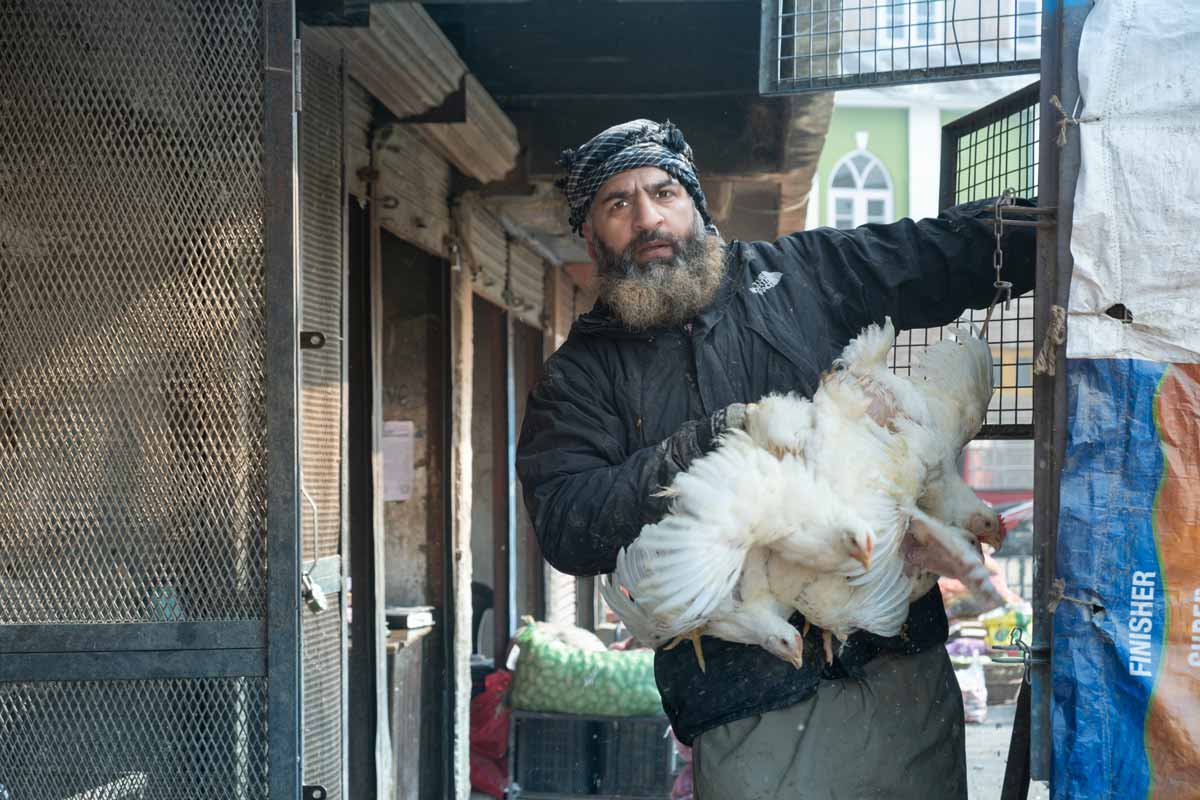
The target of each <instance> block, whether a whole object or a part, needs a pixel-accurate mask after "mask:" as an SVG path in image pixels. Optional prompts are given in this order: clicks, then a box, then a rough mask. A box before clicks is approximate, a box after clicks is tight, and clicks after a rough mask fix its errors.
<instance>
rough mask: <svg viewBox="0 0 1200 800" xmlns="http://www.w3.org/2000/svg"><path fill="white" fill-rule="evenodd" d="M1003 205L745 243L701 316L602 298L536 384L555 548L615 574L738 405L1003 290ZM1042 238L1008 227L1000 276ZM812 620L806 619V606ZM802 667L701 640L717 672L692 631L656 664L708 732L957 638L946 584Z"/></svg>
mask: <svg viewBox="0 0 1200 800" xmlns="http://www.w3.org/2000/svg"><path fill="white" fill-rule="evenodd" d="M990 209H991V206H990V204H988V203H975V204H968V205H964V206H958V207H956V208H954V209H951V210H950V211H947V212H945V213H943V214H942V216H940V217H938V218H937V219H929V220H922V221H920V222H915V223H914V222H913V221H911V220H902V221H900V222H896V223H894V224H890V225H867V226H863V227H861V228H858V229H856V230H834V229H830V228H820V229H817V230H813V231H804V232H801V233H797V234H794V235H791V236H785V237H783V238H781V239H779V240H778V241H777V242H775V243H774V244H771V243H768V242H733V243H732V244H730V245H729V247H728V249H727V253H726V280H725V282H724V284H723V285H722V288H721V290H720V292H719V294H718V296H717V298H716V300H715V301H714V302H713V303H712V305H711V306H710V307H709V308H707V309H705V310H704V311H703V312H701V313H700V314H699V316H698V317H697V318H696V319H695V320H694V321H693V322H692V323H691V324H690V325H689V326H684V327H680V328H670V329H668V328H659V329H651V330H648V331H641V332H634V331H630V330H628V329H626V328H625V327H624V326H622V325H621V324H620V323H619V322H618V321H616V320H615V319H614V318H613V317H612V315H611V314H610V312H609V311H608V309H606V308H605V307H604V306H603V305H597V306H596V307H595V308H594V309H592V311H590V312H589V313H587V314H585V315H583V316H582V317H580V318H579V319H578V320H577V321H576V323H575V325H574V326H573V327H572V329H571V333H570V336H569V337H568V338H567V341H566V343H564V344H563V346H562V347H561V348H560V349H559V350H558V352H557V353H555V354H554V355H553V356H552V357H551V358H550V359H549V361H548V362H547V364H546V368H545V373H544V375H543V376H542V379H541V381H540V382H539V383H538V385H537V386H536V387H535V388H534V390H533V392H532V393H531V395H530V398H529V404H528V407H527V410H526V413H525V420H524V424H523V427H522V430H521V438H520V442H519V445H518V451H517V472H518V475H519V477H520V479H521V482H522V486H523V488H524V495H525V503H526V506H527V507H528V509H529V513H530V516H531V518H532V519H533V523H534V527H535V529H536V531H537V535H538V540H539V541H540V543H541V546H542V552H543V554H544V555H545V557H546V560H548V561H549V562H550V563H551V564H553V565H554V566H555V567H556V568H558V569H559V570H562V571H564V572H568V573H571V574H574V575H596V574H600V573H605V572H609V571H611V570H612V569H613V566H614V564H615V562H616V555H617V551H618V550H619V549H620V548H621V547H623V546H624V545H626V544H628V543H629V542H631V541H633V539H634V538H636V537H637V535H638V532H639V530H640V529H641V527H642V526H643V525H645V524H647V523H650V522H655V521H657V520H659V519H661V517H662V516H663V514H664V513H665V512H666V505H665V503H666V501H665V500H662V499H658V498H655V497H653V496H652V493H653V492H655V491H656V490H657V489H658V488H659V487H662V486H666V485H668V484H669V483H670V482H671V480H672V479H673V478H674V476H675V474H676V473H677V472H678V471H679V470H681V469H686V468H687V466H688V464H689V463H690V461H691V459H692V458H695V457H697V456H698V455H700V454H702V453H704V452H707V450H708V449H710V447H711V444H712V438H713V436H714V433H715V432H719V427H720V424H719V415H718V419H717V421H716V422H715V423H714V420H713V415H714V414H717V412H719V411H721V410H722V409H724V408H725V407H726V406H728V405H729V404H731V403H737V402H742V403H746V402H752V401H754V400H757V399H759V398H760V397H762V396H763V395H765V394H767V393H769V392H786V391H796V392H800V393H802V394H804V395H806V396H810V395H811V394H812V393H813V392H814V391H815V390H816V388H817V384H818V379H819V377H820V375H821V372H822V371H824V370H825V369H827V368H828V367H829V366H830V364H831V363H832V361H833V359H834V358H835V357H836V356H837V355H838V353H839V352H840V351H841V349H842V347H843V346H844V345H845V344H846V343H847V342H848V341H849V340H850V339H852V338H853V337H854V336H856V335H857V334H858V333H859V332H860V331H861V329H862V328H863V327H864V326H866V325H867V324H868V323H871V322H881V321H882V320H883V318H884V317H885V316H890V317H891V318H892V320H893V321H894V322H895V324H896V326H897V328H899V329H906V328H923V327H931V326H936V325H943V324H946V323H948V322H951V321H952V320H954V319H956V318H957V317H958V316H959V315H960V314H961V313H962V311H963V310H964V309H965V308H968V307H971V308H982V307H986V306H987V304H988V303H989V302H990V301H991V299H992V296H993V294H994V289H993V281H994V280H995V273H994V271H993V269H992V252H993V249H994V243H995V240H994V235H993V229H992V223H991V212H990ZM1034 238H1035V237H1034V235H1033V232H1032V231H1031V230H1030V229H1028V228H1024V229H1013V228H1009V229H1007V232H1006V234H1005V242H1004V249H1005V259H1004V263H1005V270H1004V278H1005V279H1007V280H1011V281H1012V282H1013V283H1014V284H1015V290H1016V291H1017V292H1022V291H1026V290H1028V289H1030V288H1032V286H1033V276H1034V262H1035V258H1034V250H1035V248H1034ZM795 621H797V622H799V617H798V616H797V618H796V620H795ZM809 637H810V645H811V646H810V647H809V648H806V651H807V652H806V662H805V666H804V667H803V668H802V669H799V670H797V669H795V668H793V667H792V666H791V665H790V664H787V663H785V662H784V661H782V660H780V659H778V658H776V657H774V656H772V655H770V654H768V653H767V652H766V651H764V650H762V649H761V648H758V647H750V646H746V645H739V644H733V643H731V642H725V641H723V640H719V639H715V638H712V637H705V638H704V639H703V647H704V654H705V660H706V663H707V672H705V673H702V672H700V670H699V668H698V666H697V663H696V659H695V656H694V654H693V653H692V649H691V647H690V646H686V645H685V646H680V647H677V648H675V649H673V650H670V651H663V650H660V651H659V652H658V653H657V655H656V659H655V676H656V678H657V681H658V686H659V690H660V692H661V693H662V698H663V705H664V707H665V709H666V711H667V714H668V716H669V717H670V719H671V722H672V725H673V727H674V729H675V733H676V735H678V736H679V738H680V739H681V740H682V741H684V742H685V743H690V742H691V741H692V739H693V738H694V737H695V736H696V735H698V734H699V733H701V732H703V731H705V730H707V729H709V728H712V727H715V726H717V725H721V724H724V723H726V722H729V721H731V720H734V719H739V718H741V717H745V716H748V715H751V714H756V713H761V712H763V711H767V710H771V709H774V708H783V707H786V706H789V705H792V704H794V703H797V702H799V701H801V700H803V699H805V698H806V697H808V696H809V695H810V694H811V693H812V692H813V691H814V689H815V687H816V685H817V682H818V680H819V679H820V677H821V676H822V674H824V675H826V676H827V677H833V676H841V675H845V674H854V673H855V671H856V669H857V667H860V666H861V665H862V664H863V663H865V662H866V661H867V660H869V659H870V658H871V657H873V656H874V655H875V654H876V653H877V652H879V650H880V649H881V648H888V649H892V650H900V651H908V652H916V651H918V650H920V649H923V648H925V647H928V646H931V645H937V644H940V643H941V642H944V641H945V638H946V618H945V613H944V610H943V608H942V602H941V596H940V594H939V593H938V591H937V589H936V588H935V589H934V590H933V591H932V592H930V593H929V594H928V595H926V596H925V597H924V598H923V599H921V600H920V601H918V602H917V603H915V604H914V605H913V607H912V611H911V613H910V615H909V619H908V622H907V623H906V626H905V630H904V631H903V632H902V633H901V634H900V635H899V636H897V637H893V638H892V639H889V640H884V639H882V638H881V637H877V636H872V635H869V634H856V635H854V636H852V637H851V638H850V640H849V641H848V642H847V643H846V645H845V647H844V648H843V649H842V651H841V653H840V655H839V658H838V659H837V661H835V663H834V665H833V667H832V668H823V667H822V664H823V661H824V659H823V658H822V657H820V656H818V654H819V653H821V652H822V648H821V645H820V642H819V633H818V632H817V631H816V630H815V629H814V630H811V631H810V633H809Z"/></svg>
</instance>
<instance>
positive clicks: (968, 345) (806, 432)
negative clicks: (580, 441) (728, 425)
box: [602, 321, 1001, 669]
mask: <svg viewBox="0 0 1200 800" xmlns="http://www.w3.org/2000/svg"><path fill="white" fill-rule="evenodd" d="M894 340H895V332H894V329H893V328H892V326H891V322H890V321H886V322H885V324H884V325H883V326H871V327H870V328H868V329H867V330H865V331H864V332H863V333H862V334H861V335H860V336H859V337H857V338H856V339H855V340H854V341H853V342H851V343H850V344H849V345H848V346H847V347H846V349H845V350H844V351H843V353H842V357H841V358H840V359H839V360H838V362H837V363H836V364H835V367H834V369H833V370H831V371H830V372H828V373H827V374H826V375H825V376H824V377H823V379H822V382H821V386H820V388H819V389H818V391H817V392H816V394H815V395H814V396H813V398H812V400H811V401H810V400H805V399H803V398H800V397H796V396H792V395H773V396H768V397H766V398H764V399H763V400H761V401H760V402H759V403H757V404H755V405H753V406H751V407H750V408H748V409H747V419H746V426H745V428H746V430H745V432H744V433H743V432H741V431H733V432H730V433H729V434H727V435H726V436H725V437H724V439H723V440H722V442H721V444H720V445H719V446H718V447H717V448H716V450H714V451H713V452H712V453H711V454H709V455H708V456H705V457H704V458H702V459H699V460H697V461H696V462H694V463H693V465H692V467H691V469H689V470H688V471H687V472H686V473H681V474H680V475H678V476H677V477H676V479H675V481H674V482H673V483H672V485H671V486H670V487H668V488H667V489H666V490H664V493H665V494H666V495H668V496H670V497H671V498H672V505H671V513H669V514H668V515H667V516H666V517H665V518H664V519H663V520H662V521H660V522H659V523H657V524H654V525H647V526H646V527H645V528H643V529H642V532H641V535H640V536H639V537H638V539H636V540H635V541H634V542H633V543H632V544H631V545H629V546H628V547H627V548H625V549H624V550H623V551H622V552H621V553H620V554H619V555H618V559H617V567H616V570H615V572H614V573H613V574H612V575H610V576H607V578H606V579H605V580H604V581H603V582H602V592H603V594H604V596H605V599H606V600H607V601H608V603H609V605H610V606H611V607H612V608H613V610H614V611H616V612H617V614H618V615H619V616H620V617H621V619H622V620H623V621H624V622H625V624H626V625H627V626H628V627H629V629H630V631H631V632H633V634H634V635H635V636H637V637H638V638H639V639H640V640H642V641H643V642H645V643H646V644H649V645H651V646H654V647H660V646H667V647H671V646H674V644H675V643H677V642H678V641H679V640H681V639H685V638H686V639H691V640H692V642H693V645H694V647H695V649H696V654H697V658H698V659H699V661H700V665H701V668H702V669H703V668H704V662H703V654H702V650H701V648H700V644H699V637H700V636H701V635H702V634H707V635H711V636H718V637H720V638H723V639H727V640H730V641H735V642H741V643H744V644H754V645H758V646H761V647H763V648H765V649H766V650H768V651H769V652H771V653H773V654H774V655H776V656H778V657H780V658H783V659H784V660H787V661H789V662H791V663H793V664H795V665H797V666H799V665H800V664H801V663H802V659H803V638H802V637H801V636H800V635H798V633H797V631H796V630H795V628H794V627H793V626H792V625H791V624H790V623H788V618H789V617H790V616H791V615H792V613H793V612H794V611H799V612H800V613H802V614H803V615H804V616H805V619H806V620H807V623H811V624H813V625H817V626H819V627H820V628H822V630H823V634H824V639H825V657H826V659H827V660H832V657H833V653H832V641H831V639H832V636H835V635H836V636H837V637H839V638H841V639H843V640H844V639H845V637H847V636H848V635H850V634H851V633H853V632H854V631H857V630H866V631H870V632H872V633H876V634H879V635H882V636H893V635H896V634H897V633H898V632H899V631H900V628H901V626H902V625H903V623H904V620H905V618H906V617H907V614H908V606H909V603H910V602H911V601H912V600H913V599H915V598H916V597H919V596H920V595H921V594H923V593H924V592H925V591H928V589H929V588H930V587H931V586H932V585H933V583H934V582H936V575H934V574H931V573H929V572H926V571H922V570H919V569H915V568H913V567H912V566H911V565H910V564H909V563H908V561H907V560H906V558H905V554H906V552H907V551H910V550H912V549H913V548H914V547H917V546H919V547H920V548H922V550H923V551H932V552H934V553H936V554H937V555H936V558H934V559H933V560H932V563H933V564H935V565H937V567H938V568H939V569H940V570H942V571H943V572H944V573H945V574H949V575H951V576H953V577H956V578H959V579H960V580H962V581H963V583H964V584H966V585H967V586H969V587H971V588H972V589H973V590H975V591H976V592H979V593H981V594H982V595H984V597H985V598H987V600H988V601H989V602H992V603H993V604H998V603H999V602H1000V598H999V596H998V595H996V593H995V590H994V589H993V588H992V586H991V584H990V582H989V580H988V577H989V576H988V572H987V570H986V568H985V567H984V566H983V563H982V558H981V556H980V554H979V551H978V546H977V545H978V541H979V539H980V538H981V537H983V538H985V539H989V540H991V541H993V542H995V543H996V544H998V543H999V536H1000V535H1001V534H1000V525H999V522H998V519H997V518H996V516H995V514H994V513H992V512H991V510H990V509H989V508H988V507H987V506H986V504H984V503H983V502H982V501H980V500H979V499H978V498H977V497H976V496H975V495H974V493H973V492H972V491H971V490H970V488H969V487H968V486H967V485H966V484H965V483H964V482H963V481H962V479H961V477H960V476H959V475H958V472H957V470H956V469H954V468H953V465H954V460H955V458H956V456H957V454H958V452H959V451H960V450H961V448H962V446H963V445H964V444H965V443H966V442H967V441H969V440H970V438H971V437H973V436H974V435H975V433H977V432H978V429H979V427H980V425H981V424H982V422H983V418H984V415H985V413H986V409H987V405H988V402H989V400H990V398H991V392H992V385H991V371H992V367H991V353H990V350H989V348H988V346H987V344H986V342H983V341H982V340H980V339H978V338H976V337H974V336H972V335H971V334H970V333H968V332H965V331H956V332H955V335H954V338H950V339H946V340H944V341H943V342H940V343H938V344H936V345H934V346H933V347H930V348H929V349H928V350H926V352H925V353H924V354H923V358H922V359H921V362H920V363H919V364H918V365H917V366H916V367H915V368H914V370H913V374H912V375H911V376H900V375H896V374H894V373H893V372H892V371H891V370H890V369H889V368H888V366H887V355H888V352H889V350H890V349H891V346H892V344H893V343H894ZM807 623H806V624H807Z"/></svg>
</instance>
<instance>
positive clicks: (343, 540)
mask: <svg viewBox="0 0 1200 800" xmlns="http://www.w3.org/2000/svg"><path fill="white" fill-rule="evenodd" d="M337 59H338V77H339V79H340V81H341V86H342V91H341V93H340V95H339V97H338V100H339V105H338V119H339V120H340V121H341V125H342V147H341V152H340V153H338V159H339V161H340V167H339V169H338V175H339V176H341V178H340V180H341V190H340V191H341V209H342V253H341V256H342V276H341V284H342V320H341V325H340V326H339V329H338V335H339V336H340V337H342V339H341V341H342V347H341V353H342V363H341V370H340V371H341V380H342V388H341V408H342V418H341V420H340V422H339V427H338V457H339V458H338V476H339V480H340V481H341V507H342V516H341V519H339V520H338V525H340V526H341V529H340V534H339V536H338V553H339V554H341V556H342V559H341V570H342V574H341V586H342V591H341V594H340V595H338V608H337V612H338V615H339V617H340V623H341V630H340V632H339V634H338V643H339V646H340V648H341V651H340V652H341V661H342V667H341V669H342V673H341V674H342V691H341V704H342V743H341V747H342V769H341V778H340V780H341V782H342V797H350V724H351V722H350V626H349V624H348V623H347V619H348V615H349V611H350V591H349V587H350V413H351V408H350V354H349V353H348V352H347V350H348V348H347V344H348V343H349V341H350V320H351V308H352V307H353V306H352V305H351V303H352V300H351V297H350V263H351V262H350V209H349V207H348V204H349V203H351V202H352V200H351V198H350V192H349V191H348V188H347V187H348V181H347V180H346V141H347V139H346V128H347V126H348V125H349V118H348V117H347V115H346V90H347V85H348V83H349V80H350V78H349V76H348V75H347V74H346V54H345V52H344V51H342V50H340V49H339V50H338V55H337Z"/></svg>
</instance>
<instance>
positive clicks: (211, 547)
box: [0, 0, 296, 800]
mask: <svg viewBox="0 0 1200 800" xmlns="http://www.w3.org/2000/svg"><path fill="white" fill-rule="evenodd" d="M290 30H291V11H290V6H289V4H286V3H282V4H281V3H278V2H270V0H268V2H266V3H265V5H264V3H262V2H258V0H211V1H210V2H205V3H194V2H190V1H187V0H137V1H136V2H135V1H134V0H128V1H127V2H119V1H118V0H107V1H106V2H78V1H76V2H72V1H71V0H38V2H33V1H32V0H27V1H22V0H7V1H6V2H2V3H0V597H3V601H2V602H0V784H2V785H3V786H4V787H5V788H6V790H7V791H8V792H9V793H10V794H11V796H12V798H13V800H27V798H37V800H53V799H55V798H68V797H105V798H125V797H130V798H133V797H137V798H147V799H148V798H185V797H187V798H190V797H216V796H219V797H233V798H256V797H267V796H274V795H275V794H277V793H278V789H279V787H281V786H288V785H289V776H288V775H287V769H286V766H285V767H284V768H283V769H282V770H281V769H278V767H279V765H280V764H283V765H286V764H287V763H288V762H287V758H288V756H289V753H290V754H292V760H293V761H294V760H295V756H294V752H295V748H294V744H291V743H290V740H291V737H292V736H293V735H294V733H295V731H294V729H292V727H290V726H289V724H288V723H287V709H286V705H287V704H288V702H289V700H290V703H291V705H293V706H294V705H295V700H296V698H295V692H294V691H293V690H291V688H290V687H289V674H288V673H289V669H288V664H289V660H288V656H287V654H288V651H289V648H294V646H295V629H294V625H290V624H289V620H288V616H287V614H286V613H282V614H280V613H278V612H280V611H286V608H287V605H288V602H287V601H288V600H289V599H290V600H291V601H292V603H293V606H294V589H293V587H292V585H291V584H290V582H289V572H288V570H287V569H286V567H285V568H283V569H279V568H277V565H286V564H287V563H288V561H289V560H290V561H291V562H293V563H294V562H295V556H294V555H293V552H294V550H293V549H294V544H295V537H296V530H295V525H294V521H293V519H289V512H290V516H291V517H293V518H294V511H295V508H294V502H295V498H294V497H293V496H290V494H289V490H288V484H287V482H286V475H287V474H288V473H289V471H290V470H294V466H295V465H294V461H293V460H292V459H293V448H294V442H293V443H291V444H289V442H288V439H287V437H286V435H285V436H282V437H280V436H278V433H279V432H280V431H283V432H284V433H285V434H286V431H287V419H288V418H289V417H290V416H291V415H292V414H293V413H294V407H293V406H292V405H290V404H289V403H288V402H287V393H286V391H284V392H280V391H279V388H280V386H281V385H282V386H287V385H290V384H291V382H292V380H293V376H292V374H291V373H290V372H289V369H288V367H287V365H286V363H284V362H285V359H278V358H273V357H271V355H270V354H271V352H272V349H273V348H274V349H276V350H279V351H282V352H286V349H287V348H288V347H291V348H293V349H294V343H293V344H291V345H289V343H288V341H287V340H286V337H283V338H280V333H281V332H286V331H287V330H288V329H289V328H290V327H291V326H290V325H289V324H287V322H286V320H287V318H288V316H289V315H290V314H291V313H292V310H293V308H294V305H293V302H292V301H291V299H290V298H289V297H288V295H287V293H286V291H284V292H282V293H280V292H279V291H278V290H279V289H280V288H283V289H286V287H287V286H288V285H289V281H290V277H289V275H290V270H289V267H290V260H291V259H290V255H289V253H288V252H287V251H288V250H290V247H287V244H288V240H289V239H290V236H291V221H290V214H291V201H290V198H289V194H290V193H289V192H288V189H287V186H288V184H287V182H286V180H287V176H288V175H289V174H290V171H291V167H290V162H291V153H290V152H289V149H287V144H288V142H289V140H290V124H289V122H288V120H289V117H290V104H291V97H290V91H288V92H287V94H286V95H282V96H281V91H280V90H281V89H283V88H284V87H287V86H288V84H289V83H290V47H288V43H290V38H291V34H290ZM280 45H282V48H281V46H280ZM285 59H286V60H285ZM281 62H282V65H281ZM264 67H266V69H264ZM272 69H275V70H277V71H278V72H279V73H281V74H280V75H272V73H271V70H272ZM280 78H282V80H280ZM280 145H282V146H280ZM275 192H278V193H279V194H281V195H282V198H281V199H280V200H279V201H277V202H276V201H273V202H272V203H271V204H268V203H267V201H266V198H267V196H268V194H274V193H275ZM280 245H283V246H282V247H281V246H280ZM280 267H282V269H280ZM269 287H274V289H275V290H276V293H275V294H272V295H271V297H270V302H268V294H271V288H269ZM281 320H282V321H283V324H281ZM268 453H270V459H268V456H267V454H268ZM268 562H270V565H271V569H270V570H268ZM268 577H269V579H268ZM291 577H293V578H294V572H293V573H291ZM281 598H282V602H281ZM268 631H269V633H268ZM269 649H270V650H271V652H270V653H268V650H269ZM294 660H295V659H294V657H292V659H291V662H292V663H293V666H292V669H294ZM268 661H269V662H270V664H271V666H272V670H271V677H270V679H268V678H267V674H268V669H267V666H268ZM268 728H270V730H268ZM268 734H269V735H270V737H271V738H270V741H271V744H270V749H269V751H268V747H267V741H268ZM291 783H294V781H292V782H291ZM279 796H283V795H282V794H280V795H279ZM292 796H294V795H292Z"/></svg>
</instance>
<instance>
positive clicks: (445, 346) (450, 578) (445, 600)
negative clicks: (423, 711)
mask: <svg viewBox="0 0 1200 800" xmlns="http://www.w3.org/2000/svg"><path fill="white" fill-rule="evenodd" d="M439 274H440V275H441V278H440V281H439V288H438V302H439V304H440V313H441V318H442V319H443V320H444V321H445V325H444V326H443V328H442V330H443V337H442V351H441V352H442V355H441V358H440V359H439V360H440V362H441V363H440V366H441V381H442V408H441V412H442V419H443V420H444V424H443V425H442V440H441V442H439V443H438V445H439V446H440V447H441V448H442V452H443V453H445V457H443V458H442V485H443V486H444V487H445V491H443V492H442V511H443V514H444V515H445V516H444V519H445V520H446V523H445V524H444V525H443V526H442V597H441V602H442V609H441V611H442V613H441V615H440V616H439V618H438V621H437V624H438V625H439V626H440V627H441V640H442V664H443V665H444V667H445V676H444V680H443V681H442V725H441V729H442V742H443V744H444V746H445V747H446V751H445V754H444V756H445V757H444V758H443V759H442V772H441V776H442V796H443V797H455V796H456V795H455V785H454V780H455V770H454V698H455V684H456V683H457V681H458V670H457V668H456V666H455V661H454V655H455V654H454V638H455V636H456V635H457V628H458V624H457V622H458V620H457V614H456V613H455V598H456V597H457V592H458V580H457V577H458V576H457V564H458V562H457V561H456V560H455V558H454V485H455V484H454V465H453V463H452V461H453V457H454V454H453V447H454V441H453V436H454V392H453V390H452V388H451V387H452V385H453V384H452V381H453V379H454V366H453V363H452V362H453V357H454V356H453V352H454V344H453V329H454V317H453V311H452V307H451V292H453V291H454V288H453V283H454V281H453V277H452V274H451V272H450V270H448V269H443V270H441V271H440V273H439ZM469 613H470V610H469V609H468V614H469Z"/></svg>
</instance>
